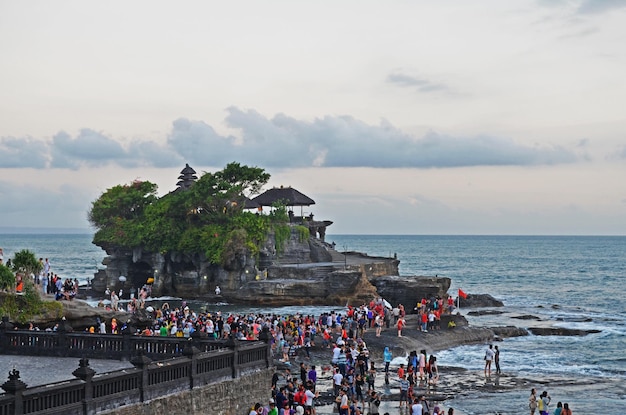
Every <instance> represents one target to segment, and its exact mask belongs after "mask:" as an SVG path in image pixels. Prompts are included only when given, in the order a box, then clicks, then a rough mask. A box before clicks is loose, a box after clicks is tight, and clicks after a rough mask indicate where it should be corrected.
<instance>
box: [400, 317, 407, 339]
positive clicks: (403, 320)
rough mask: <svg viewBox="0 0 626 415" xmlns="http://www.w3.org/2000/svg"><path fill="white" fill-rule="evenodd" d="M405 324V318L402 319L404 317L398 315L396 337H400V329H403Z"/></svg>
mask: <svg viewBox="0 0 626 415" xmlns="http://www.w3.org/2000/svg"><path fill="white" fill-rule="evenodd" d="M405 326H406V320H405V319H404V317H400V318H399V319H398V337H402V330H404V327H405Z"/></svg>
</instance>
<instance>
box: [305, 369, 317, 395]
mask: <svg viewBox="0 0 626 415" xmlns="http://www.w3.org/2000/svg"><path fill="white" fill-rule="evenodd" d="M309 382H310V383H311V384H312V385H313V389H311V390H312V391H313V392H315V385H316V384H317V370H315V365H313V366H311V370H309V373H308V374H307V383H309Z"/></svg>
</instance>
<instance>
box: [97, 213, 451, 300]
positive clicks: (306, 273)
mask: <svg viewBox="0 0 626 415" xmlns="http://www.w3.org/2000/svg"><path fill="white" fill-rule="evenodd" d="M326 223H327V222H320V223H317V222H314V223H312V224H311V226H313V227H314V229H316V230H317V232H318V233H319V228H320V227H323V226H325V224H326ZM274 246H275V240H274V237H273V235H270V236H269V237H268V240H267V241H266V243H265V244H264V246H263V247H262V249H261V252H260V255H259V258H258V260H257V259H256V258H253V257H250V256H246V255H242V256H240V258H239V262H238V263H237V264H231V266H229V267H228V268H226V267H220V266H217V265H214V264H211V263H210V262H209V261H207V260H206V258H204V257H202V256H200V255H193V256H190V255H186V254H184V253H171V254H166V255H162V254H160V253H151V252H143V251H142V250H141V249H135V250H133V251H128V250H119V249H115V248H112V247H108V249H107V254H108V256H107V257H106V258H105V259H104V260H103V264H104V265H106V269H105V270H100V271H98V273H97V274H96V275H95V278H94V280H93V281H92V289H93V291H94V292H95V293H96V294H97V295H98V296H101V295H102V294H101V293H103V292H104V291H105V290H106V288H109V289H111V290H119V289H122V290H123V291H124V292H125V293H128V294H129V293H130V292H132V291H135V290H136V289H138V288H141V287H142V286H143V285H144V284H146V283H147V281H149V280H150V281H152V287H151V288H152V295H153V296H162V295H172V296H177V297H183V298H188V299H193V298H196V299H197V298H204V299H207V300H215V301H226V302H231V303H249V302H255V303H258V304H265V305H294V304H327V305H328V304H337V305H343V304H345V303H346V302H349V303H351V304H362V303H365V302H369V301H370V300H371V299H372V298H374V297H376V296H383V297H384V298H385V299H387V300H388V301H390V302H392V303H398V302H403V303H405V302H406V304H412V303H415V301H416V300H417V298H418V296H419V295H421V293H428V294H431V293H435V294H437V295H443V294H445V292H446V291H447V289H448V288H449V286H450V280H449V279H447V278H438V279H432V278H427V277H420V278H418V279H415V278H413V277H403V278H400V277H398V265H399V263H400V261H398V260H397V259H396V258H387V257H372V256H368V255H364V254H361V253H358V252H345V253H339V252H337V251H336V250H335V249H334V248H333V246H332V245H330V244H328V243H325V242H324V241H323V240H322V239H320V238H317V237H313V236H311V237H309V238H306V239H305V240H301V236H300V235H299V233H298V230H297V228H296V227H295V226H292V227H291V236H290V238H289V239H288V240H287V242H286V243H285V246H284V248H283V250H282V252H281V253H277V252H276V250H275V248H274ZM122 277H123V278H122ZM394 278H399V279H394ZM379 280H380V281H384V282H380V283H379ZM405 282H408V284H409V287H410V289H409V290H407V289H406V286H405V285H404V284H405ZM420 284H425V285H424V286H423V289H421V288H419V289H418V287H420ZM379 285H380V287H379ZM216 286H219V287H220V290H221V293H220V295H219V296H216V295H215V287H216ZM381 289H382V290H383V291H382V292H381Z"/></svg>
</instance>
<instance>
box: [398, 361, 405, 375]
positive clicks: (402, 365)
mask: <svg viewBox="0 0 626 415" xmlns="http://www.w3.org/2000/svg"><path fill="white" fill-rule="evenodd" d="M403 378H404V364H402V363H400V367H399V368H398V379H403Z"/></svg>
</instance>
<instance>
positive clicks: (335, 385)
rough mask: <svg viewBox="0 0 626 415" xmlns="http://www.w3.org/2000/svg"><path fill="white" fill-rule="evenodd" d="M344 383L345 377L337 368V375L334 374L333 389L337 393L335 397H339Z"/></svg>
mask: <svg viewBox="0 0 626 415" xmlns="http://www.w3.org/2000/svg"><path fill="white" fill-rule="evenodd" d="M342 381H343V375H342V374H341V372H340V371H339V368H335V373H334V374H333V389H334V392H335V396H339V391H340V390H341V382H342Z"/></svg>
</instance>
